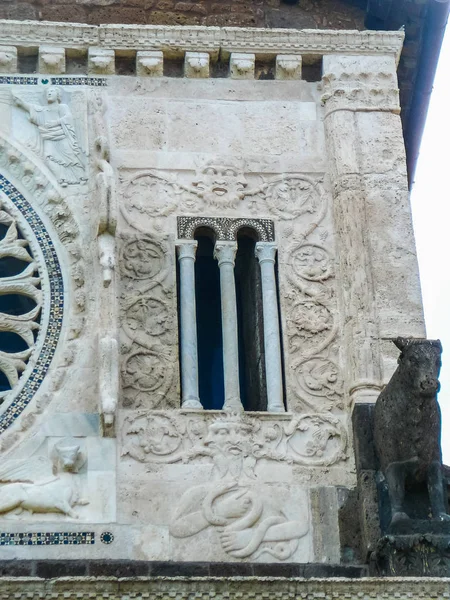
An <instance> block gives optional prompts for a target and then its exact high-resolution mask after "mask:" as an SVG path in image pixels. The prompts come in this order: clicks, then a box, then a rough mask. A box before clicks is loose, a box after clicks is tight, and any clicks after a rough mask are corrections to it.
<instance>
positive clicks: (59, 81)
mask: <svg viewBox="0 0 450 600" xmlns="http://www.w3.org/2000/svg"><path fill="white" fill-rule="evenodd" d="M50 79H51V84H52V85H89V86H92V87H105V86H106V85H107V80H106V79H105V78H104V77H51V78H50ZM42 83H44V80H42Z"/></svg>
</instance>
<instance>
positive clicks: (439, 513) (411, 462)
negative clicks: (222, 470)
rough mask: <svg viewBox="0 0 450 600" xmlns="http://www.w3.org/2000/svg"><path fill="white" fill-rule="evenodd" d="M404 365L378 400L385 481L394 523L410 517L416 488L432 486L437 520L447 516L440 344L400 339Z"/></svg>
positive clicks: (377, 443) (377, 424)
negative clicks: (409, 501) (408, 502)
mask: <svg viewBox="0 0 450 600" xmlns="http://www.w3.org/2000/svg"><path fill="white" fill-rule="evenodd" d="M394 343H395V345H396V346H397V347H398V348H399V349H400V350H401V355H400V358H399V361H398V362H399V366H398V367H397V370H396V371H395V373H394V375H393V376H392V378H391V380H390V382H389V383H388V385H387V386H386V388H385V389H384V390H383V392H382V393H381V394H380V396H379V397H378V400H377V402H376V405H375V415H374V437H375V447H376V451H377V454H378V458H379V461H380V467H381V470H382V472H383V474H384V476H385V477H386V481H387V484H388V489H389V499H390V502H391V513H392V514H391V517H392V520H391V522H392V523H395V522H397V521H400V520H403V519H408V518H409V517H408V515H407V514H406V512H405V509H404V501H405V494H406V493H409V492H408V490H409V489H410V486H411V485H412V486H413V487H414V485H420V484H421V483H423V484H426V485H427V486H428V495H429V501H430V506H431V512H432V516H433V518H434V519H439V520H446V521H447V520H450V516H449V515H447V513H446V506H445V501H444V489H443V473H442V456H441V447H440V436H441V414H440V410H439V405H438V403H437V399H436V395H437V392H438V391H439V380H438V377H439V370H440V367H441V352H442V347H441V343H440V342H439V340H411V339H404V338H397V339H396V340H395V342H394Z"/></svg>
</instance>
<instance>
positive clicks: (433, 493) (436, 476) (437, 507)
mask: <svg viewBox="0 0 450 600" xmlns="http://www.w3.org/2000/svg"><path fill="white" fill-rule="evenodd" d="M427 483H428V496H429V498H430V504H431V514H432V515H433V519H439V520H440V521H450V515H448V514H447V511H446V509H445V502H444V484H443V475H442V465H441V463H440V462H439V461H438V460H435V461H433V462H432V463H431V464H430V466H429V468H428V482H427Z"/></svg>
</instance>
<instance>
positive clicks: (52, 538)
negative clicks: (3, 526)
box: [0, 531, 95, 546]
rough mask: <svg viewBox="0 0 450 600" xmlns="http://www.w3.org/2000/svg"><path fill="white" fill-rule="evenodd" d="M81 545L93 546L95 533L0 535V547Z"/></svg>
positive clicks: (60, 532)
mask: <svg viewBox="0 0 450 600" xmlns="http://www.w3.org/2000/svg"><path fill="white" fill-rule="evenodd" d="M81 544H95V532H94V531H73V532H71V533H70V532H62V531H52V532H47V533H43V532H34V531H32V532H24V533H0V546H64V545H66V546H69V545H73V546H75V545H81Z"/></svg>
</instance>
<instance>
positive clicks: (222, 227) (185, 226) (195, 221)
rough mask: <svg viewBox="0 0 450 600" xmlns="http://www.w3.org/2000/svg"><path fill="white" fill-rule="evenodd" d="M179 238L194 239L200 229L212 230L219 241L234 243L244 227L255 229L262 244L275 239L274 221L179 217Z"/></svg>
mask: <svg viewBox="0 0 450 600" xmlns="http://www.w3.org/2000/svg"><path fill="white" fill-rule="evenodd" d="M177 224H178V237H179V238H180V239H192V238H193V237H194V234H195V230H196V229H198V228H199V227H209V228H211V229H212V230H213V231H214V233H215V234H216V236H217V239H218V240H221V241H229V242H233V241H235V240H236V236H237V232H238V231H239V229H241V228H243V227H249V228H250V229H254V230H255V231H256V232H257V233H258V236H259V241H261V242H273V241H274V239H275V234H274V226H273V221H271V220H269V219H226V218H220V217H178V218H177Z"/></svg>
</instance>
